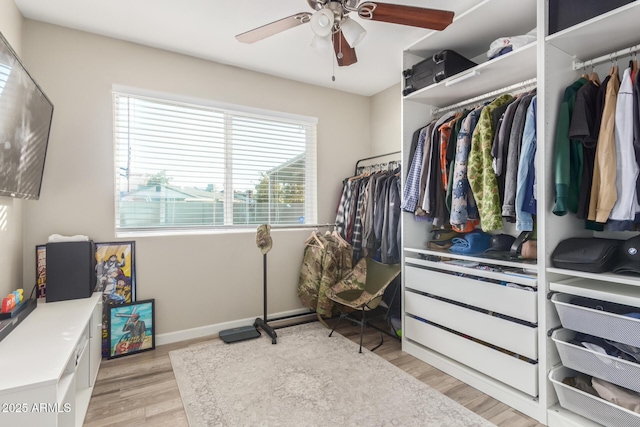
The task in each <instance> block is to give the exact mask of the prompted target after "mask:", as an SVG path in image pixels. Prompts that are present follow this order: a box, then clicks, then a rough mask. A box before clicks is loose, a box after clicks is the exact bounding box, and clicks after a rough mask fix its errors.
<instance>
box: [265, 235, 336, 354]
mask: <svg viewBox="0 0 640 427" xmlns="http://www.w3.org/2000/svg"><path fill="white" fill-rule="evenodd" d="M335 226H336V224H335V223H333V224H330V223H325V224H300V225H282V226H277V225H272V226H271V229H272V230H273V229H291V228H296V229H297V228H323V227H335ZM263 258H264V259H263V270H262V275H263V292H264V296H263V301H262V303H263V312H264V317H262V318H257V319H256V320H255V322H254V326H255V327H259V328H261V329H263V330H264V331H265V332H266V333H267V335H269V336H270V337H271V340H272V343H273V344H275V343H276V339H277V334H276V332H275V330H274V329H279V327H272V326H270V325H269V324H268V322H277V321H279V320H286V319H293V318H296V317H302V316H309V315H311V314H314V313H315V311H311V310H309V311H308V312H305V313H297V314H289V315H287V316H280V317H274V318H271V319H269V318H267V262H266V261H267V255H266V254H264V255H263ZM316 320H317V319H315V318H314V319H311V320H306V321H301V322H298V323H294V324H287V325H286V326H294V325H300V324H303V323H309V322H313V321H316ZM282 327H284V326H282Z"/></svg>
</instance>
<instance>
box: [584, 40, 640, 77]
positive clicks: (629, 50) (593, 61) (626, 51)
mask: <svg viewBox="0 0 640 427" xmlns="http://www.w3.org/2000/svg"><path fill="white" fill-rule="evenodd" d="M639 50H640V44H638V45H635V46H631V47H628V48H626V49H622V50H619V51H617V52H612V53H610V54H608V55H602V56H598V57H597V58H593V59H590V60H588V61H573V69H574V71H577V70H581V69H583V68H586V67H590V66H592V65H595V64H602V63H603V62H609V61H614V60H615V59H618V58H622V57H623V56H627V55H630V54H632V53H635V52H638V51H639Z"/></svg>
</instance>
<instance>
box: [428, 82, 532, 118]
mask: <svg viewBox="0 0 640 427" xmlns="http://www.w3.org/2000/svg"><path fill="white" fill-rule="evenodd" d="M536 83H537V79H536V78H535V77H534V78H532V79H529V80H525V81H522V82H520V83H515V84H512V85H511V86H507V87H503V88H502V89H496V90H493V91H491V92H488V93H485V94H484V95H479V96H475V97H473V98H471V99H467V100H466V101H462V102H458V103H456V104H453V105H449V106H448V107H442V108H434V109H432V110H431V114H433V115H434V116H436V115H438V114H441V113H446V112H448V111H453V110H457V109H459V108H461V107H466V106H469V105H473V104H477V103H478V102H480V101H484V100H486V99H489V98H494V97H496V96H498V95H502V94H503V93H507V92H511V91H515V90H518V89H525V88H527V87H529V86H535V85H536Z"/></svg>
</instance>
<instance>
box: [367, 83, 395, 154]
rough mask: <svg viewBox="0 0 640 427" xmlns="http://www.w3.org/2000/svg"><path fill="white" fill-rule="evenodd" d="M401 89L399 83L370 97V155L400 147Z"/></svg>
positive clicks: (392, 150)
mask: <svg viewBox="0 0 640 427" xmlns="http://www.w3.org/2000/svg"><path fill="white" fill-rule="evenodd" d="M401 93H402V88H401V87H400V83H398V84H397V85H394V86H391V87H390V88H388V89H386V90H383V91H382V92H380V93H378V94H376V95H374V96H372V97H371V155H372V156H375V155H378V154H385V153H392V152H394V151H400V148H401V147H402V115H401V113H400V111H401V107H402V95H401Z"/></svg>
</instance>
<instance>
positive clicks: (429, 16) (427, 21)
mask: <svg viewBox="0 0 640 427" xmlns="http://www.w3.org/2000/svg"><path fill="white" fill-rule="evenodd" d="M358 15H359V16H360V17H361V18H364V19H371V20H373V21H381V22H389V23H392V24H400V25H409V26H411V27H420V28H427V29H430V30H444V29H445V28H447V27H448V26H449V24H451V22H453V16H454V13H453V12H451V11H448V10H439V9H427V8H423V7H415V6H403V5H399V4H389V3H378V2H364V3H362V4H361V5H360V7H358Z"/></svg>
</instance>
